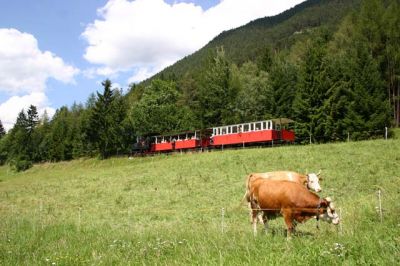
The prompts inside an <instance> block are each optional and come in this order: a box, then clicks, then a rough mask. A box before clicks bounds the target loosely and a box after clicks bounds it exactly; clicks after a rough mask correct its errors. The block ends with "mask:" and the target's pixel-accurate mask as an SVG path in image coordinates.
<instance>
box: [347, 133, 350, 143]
mask: <svg viewBox="0 0 400 266" xmlns="http://www.w3.org/2000/svg"><path fill="white" fill-rule="evenodd" d="M349 141H350V132H347V142H349Z"/></svg>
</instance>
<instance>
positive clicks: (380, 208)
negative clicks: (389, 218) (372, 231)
mask: <svg viewBox="0 0 400 266" xmlns="http://www.w3.org/2000/svg"><path fill="white" fill-rule="evenodd" d="M378 201H379V217H380V219H381V222H382V221H383V215H382V199H381V190H380V189H379V190H378Z"/></svg>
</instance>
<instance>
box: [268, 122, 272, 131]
mask: <svg viewBox="0 0 400 266" xmlns="http://www.w3.org/2000/svg"><path fill="white" fill-rule="evenodd" d="M268 129H272V121H268Z"/></svg>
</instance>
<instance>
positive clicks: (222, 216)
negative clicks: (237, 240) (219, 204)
mask: <svg viewBox="0 0 400 266" xmlns="http://www.w3.org/2000/svg"><path fill="white" fill-rule="evenodd" d="M224 217H225V209H224V208H222V209H221V232H222V233H224Z"/></svg>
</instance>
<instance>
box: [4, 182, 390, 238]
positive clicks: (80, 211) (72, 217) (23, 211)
mask: <svg viewBox="0 0 400 266" xmlns="http://www.w3.org/2000/svg"><path fill="white" fill-rule="evenodd" d="M374 196H376V200H375V201H373V202H370V204H369V207H370V208H372V209H371V211H373V212H375V213H376V217H377V220H378V221H379V223H383V222H384V219H385V215H386V211H385V207H384V206H385V205H386V204H390V202H394V201H396V195H391V193H387V192H384V191H382V190H381V189H378V190H376V191H374ZM385 203H386V204H385ZM33 205H35V206H36V207H35V208H24V207H20V206H18V205H16V204H4V203H2V204H0V214H1V215H2V216H3V218H11V217H14V218H17V219H23V218H24V217H25V219H30V220H32V221H35V220H36V222H37V223H36V225H33V226H34V227H36V228H38V227H41V228H44V226H46V225H47V224H50V223H54V222H56V223H57V222H58V221H60V220H62V221H63V222H64V221H65V219H66V217H68V220H69V221H72V222H73V223H74V224H75V225H76V226H77V228H78V230H80V229H81V228H82V226H84V225H87V224H96V222H97V221H96V219H97V217H98V210H99V209H100V210H102V215H103V216H104V215H106V216H107V215H108V217H106V218H105V220H102V222H106V223H107V222H108V223H110V224H113V225H114V226H116V227H119V226H124V225H126V226H134V224H135V222H139V223H140V222H142V223H143V222H146V221H148V220H152V219H151V217H152V215H161V216H162V217H169V218H172V220H171V221H172V223H174V221H175V223H179V222H181V223H185V224H186V223H187V222H190V221H192V222H194V223H197V222H198V220H199V219H200V220H202V221H204V219H205V220H208V224H214V225H213V226H214V227H215V228H218V227H219V228H220V230H221V232H222V233H224V232H226V230H227V227H228V226H229V227H230V228H233V227H242V226H243V222H244V221H245V220H246V221H247V219H248V217H249V213H250V211H251V209H249V208H247V207H245V206H243V205H230V206H215V207H209V208H193V209H191V208H185V209H169V208H156V207H154V208H150V207H149V208H135V207H131V208H129V207H128V208H125V209H117V210H115V209H114V208H112V206H110V205H108V204H96V206H95V207H96V208H93V207H92V208H90V206H82V205H79V204H66V203H54V202H45V201H43V200H36V201H34V204H33ZM373 208H375V210H373ZM287 209H291V210H292V211H299V212H301V211H304V212H315V213H317V212H318V209H319V208H318V207H315V208H287ZM320 209H326V208H320ZM350 209H351V207H349V212H350ZM49 210H58V212H59V213H58V214H55V213H53V211H49ZM254 210H256V211H257V212H261V211H275V212H280V211H281V210H282V209H281V208H277V209H275V208H262V209H259V208H257V209H254ZM344 210H345V209H344V208H343V207H337V208H335V212H336V214H337V215H338V217H339V220H340V223H339V229H338V230H339V232H340V233H342V232H343V213H344ZM178 214H179V215H178ZM205 214H207V215H206V216H204V215H205ZM354 215H355V214H354ZM354 215H353V216H354ZM353 216H351V217H353ZM241 217H242V218H241ZM351 217H350V216H349V218H347V219H351ZM5 220H6V219H3V222H4V221H5ZM161 220H162V219H161ZM241 220H242V221H243V222H240V221H241ZM152 222H154V221H152ZM155 222H157V221H155ZM353 222H354V221H350V220H347V221H346V222H345V224H346V225H348V224H351V223H353ZM100 223H101V222H100Z"/></svg>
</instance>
